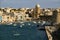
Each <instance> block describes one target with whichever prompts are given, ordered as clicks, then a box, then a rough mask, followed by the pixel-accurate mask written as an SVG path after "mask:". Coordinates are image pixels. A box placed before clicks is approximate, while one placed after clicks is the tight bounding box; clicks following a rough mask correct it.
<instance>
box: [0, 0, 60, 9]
mask: <svg viewBox="0 0 60 40" xmlns="http://www.w3.org/2000/svg"><path fill="white" fill-rule="evenodd" d="M36 4H40V6H41V8H57V7H60V0H0V7H13V8H23V7H24V8H27V7H28V8H33V7H35V5H36Z"/></svg>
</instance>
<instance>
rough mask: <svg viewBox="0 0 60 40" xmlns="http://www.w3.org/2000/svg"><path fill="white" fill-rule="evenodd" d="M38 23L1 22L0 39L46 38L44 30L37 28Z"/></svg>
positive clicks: (36, 39)
mask: <svg viewBox="0 0 60 40" xmlns="http://www.w3.org/2000/svg"><path fill="white" fill-rule="evenodd" d="M38 24H39V23H33V22H24V23H23V22H22V23H14V24H1V25H0V40H47V39H48V38H47V34H46V32H45V30H38V27H37V25H38ZM39 25H40V24H39Z"/></svg>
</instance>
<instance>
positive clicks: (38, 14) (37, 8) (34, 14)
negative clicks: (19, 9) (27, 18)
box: [33, 4, 40, 19]
mask: <svg viewBox="0 0 60 40" xmlns="http://www.w3.org/2000/svg"><path fill="white" fill-rule="evenodd" d="M39 16H40V5H39V4H37V5H36V6H35V8H34V13H33V18H35V19H36V18H39Z"/></svg>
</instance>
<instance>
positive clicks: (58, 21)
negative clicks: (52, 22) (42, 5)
mask: <svg viewBox="0 0 60 40" xmlns="http://www.w3.org/2000/svg"><path fill="white" fill-rule="evenodd" d="M56 10H57V19H56V22H57V23H60V9H59V8H57V9H56Z"/></svg>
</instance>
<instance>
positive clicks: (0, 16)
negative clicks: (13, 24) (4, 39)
mask: <svg viewBox="0 0 60 40" xmlns="http://www.w3.org/2000/svg"><path fill="white" fill-rule="evenodd" d="M2 14H3V10H2V9H0V22H1V21H2Z"/></svg>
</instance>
